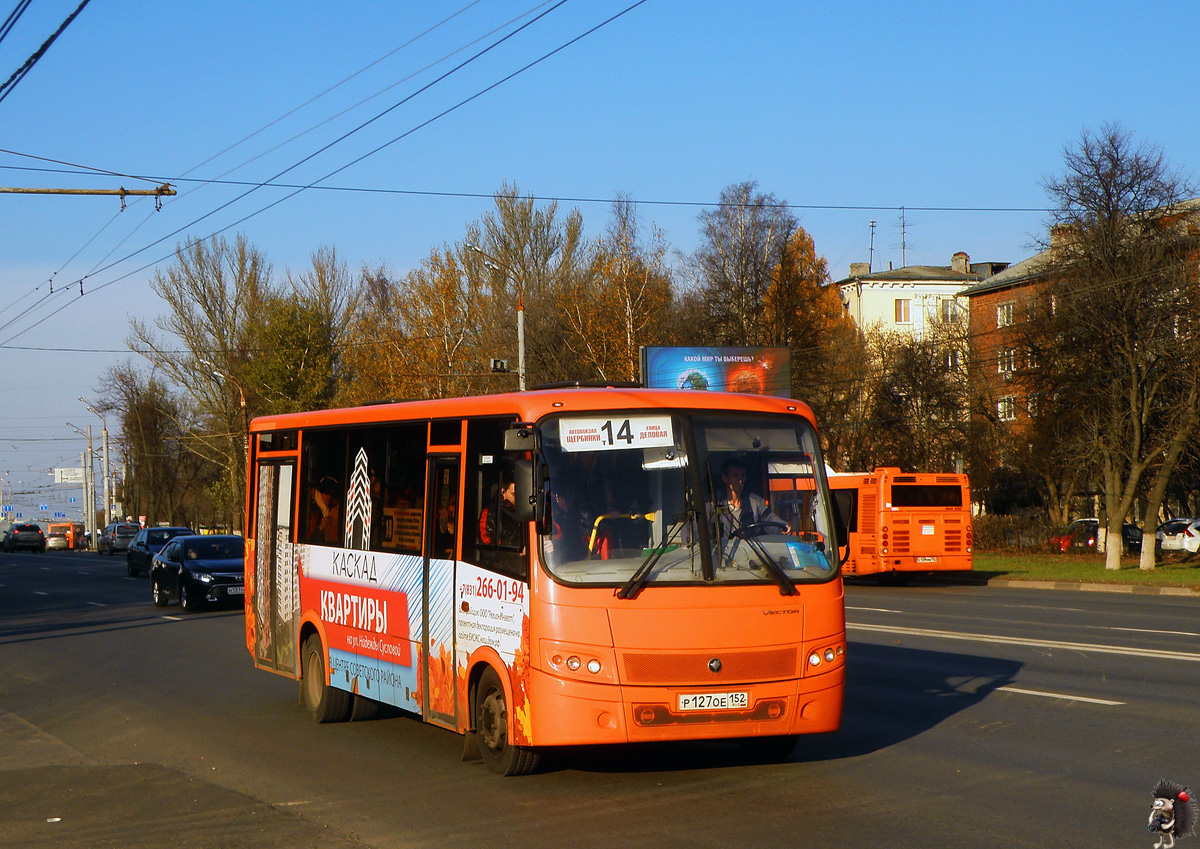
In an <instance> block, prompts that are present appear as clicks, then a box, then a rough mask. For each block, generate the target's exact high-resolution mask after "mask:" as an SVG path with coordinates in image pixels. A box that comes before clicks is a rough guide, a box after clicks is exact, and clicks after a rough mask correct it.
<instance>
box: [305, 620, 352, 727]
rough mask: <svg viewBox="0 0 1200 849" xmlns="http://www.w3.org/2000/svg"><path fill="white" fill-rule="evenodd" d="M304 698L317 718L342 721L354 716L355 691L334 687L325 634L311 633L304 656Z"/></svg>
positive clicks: (307, 709)
mask: <svg viewBox="0 0 1200 849" xmlns="http://www.w3.org/2000/svg"><path fill="white" fill-rule="evenodd" d="M300 698H301V700H302V701H303V702H304V709H305V710H306V711H308V715H309V716H311V717H312V718H313V721H314V722H342V721H344V720H345V719H347V718H348V717H349V716H350V707H351V703H350V700H351V694H350V693H348V692H347V691H345V690H339V689H338V688H337V687H330V686H329V683H328V681H327V679H326V674H325V652H324V650H323V649H322V647H321V638H320V637H319V636H317V635H316V634H310V635H309V637H308V639H307V640H305V641H304V650H303V653H302V655H301V657H300Z"/></svg>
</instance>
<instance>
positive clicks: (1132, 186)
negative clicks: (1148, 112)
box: [1033, 125, 1200, 569]
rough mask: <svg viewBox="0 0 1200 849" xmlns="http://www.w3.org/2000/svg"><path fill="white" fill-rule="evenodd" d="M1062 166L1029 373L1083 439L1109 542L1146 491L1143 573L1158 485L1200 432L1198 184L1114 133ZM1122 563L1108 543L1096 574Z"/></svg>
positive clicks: (1081, 449)
mask: <svg viewBox="0 0 1200 849" xmlns="http://www.w3.org/2000/svg"><path fill="white" fill-rule="evenodd" d="M1064 162H1065V166H1066V167H1065V171H1064V173H1063V174H1062V175H1061V176H1059V177H1053V178H1049V179H1047V180H1046V181H1045V188H1046V191H1047V193H1048V194H1049V196H1050V198H1051V200H1052V201H1053V203H1054V206H1055V210H1054V219H1053V222H1052V224H1053V226H1054V227H1057V228H1060V229H1059V230H1058V234H1059V237H1060V238H1059V240H1058V241H1059V246H1058V249H1057V250H1056V251H1055V252H1054V253H1053V255H1052V259H1051V265H1050V268H1049V272H1048V273H1049V275H1050V280H1051V282H1050V284H1049V285H1048V288H1047V290H1046V291H1045V296H1044V297H1043V298H1042V300H1041V301H1040V302H1039V304H1040V310H1037V311H1035V316H1034V318H1033V320H1034V321H1037V322H1038V323H1039V329H1040V332H1038V333H1037V338H1039V339H1040V340H1042V341H1041V346H1042V348H1041V350H1040V351H1038V352H1036V353H1037V358H1038V361H1039V362H1038V365H1039V369H1038V370H1039V373H1040V374H1041V376H1042V378H1043V379H1044V380H1049V381H1052V386H1053V392H1054V395H1055V397H1056V398H1057V399H1058V400H1059V402H1060V403H1064V404H1068V405H1069V407H1070V409H1071V411H1072V414H1073V416H1074V417H1075V421H1076V422H1077V423H1078V430H1077V431H1076V432H1077V433H1084V434H1087V435H1088V436H1089V438H1088V439H1087V440H1086V441H1085V442H1084V443H1083V444H1080V445H1078V446H1077V447H1076V454H1075V456H1076V457H1077V458H1078V459H1079V460H1080V461H1084V460H1086V459H1088V458H1089V455H1094V456H1095V457H1096V468H1097V469H1098V476H1099V478H1100V483H1101V486H1102V490H1103V497H1104V507H1105V512H1106V514H1107V539H1108V540H1112V541H1119V540H1120V539H1121V527H1122V523H1123V522H1124V521H1125V519H1126V517H1127V516H1128V514H1129V512H1130V510H1131V508H1132V506H1133V504H1134V500H1135V498H1136V497H1137V496H1138V494H1139V492H1140V491H1142V490H1143V489H1146V490H1148V493H1147V496H1146V510H1145V513H1144V514H1143V517H1142V518H1143V533H1144V542H1143V545H1142V559H1141V565H1142V568H1153V566H1154V531H1155V528H1156V527H1157V524H1158V513H1159V507H1160V505H1161V503H1162V498H1163V494H1164V492H1165V490H1166V486H1167V481H1168V480H1169V478H1170V476H1171V474H1172V472H1173V471H1174V469H1175V468H1176V466H1177V464H1178V462H1179V458H1180V456H1181V454H1182V452H1183V450H1184V448H1185V447H1186V446H1187V445H1188V444H1189V441H1190V440H1191V439H1192V436H1193V434H1194V433H1195V432H1196V429H1197V426H1198V424H1200V421H1198V418H1200V412H1198V406H1200V315H1198V312H1197V310H1198V304H1200V299H1198V298H1197V289H1196V259H1197V243H1198V239H1197V236H1198V234H1200V228H1198V226H1197V223H1198V218H1197V213H1198V207H1197V204H1196V203H1195V202H1194V201H1190V200H1189V199H1190V198H1191V196H1192V195H1193V194H1194V192H1195V188H1194V187H1193V185H1192V184H1191V182H1190V180H1188V179H1187V178H1185V177H1184V176H1183V175H1182V174H1181V173H1180V172H1178V171H1177V170H1175V169H1174V168H1172V167H1171V166H1169V165H1168V163H1167V162H1166V159H1165V158H1164V155H1163V153H1162V151H1161V150H1159V149H1158V148H1157V147H1154V146H1152V145H1149V144H1145V143H1142V144H1135V142H1134V140H1133V137H1132V135H1131V134H1130V133H1129V132H1128V131H1126V130H1125V129H1123V128H1122V127H1120V126H1116V125H1111V126H1105V127H1103V128H1102V129H1101V131H1100V132H1099V133H1098V134H1093V133H1090V132H1087V131H1085V132H1084V133H1083V134H1082V135H1081V137H1080V140H1079V142H1078V144H1077V145H1076V146H1074V147H1072V148H1069V149H1067V150H1066V151H1065V153H1064ZM1120 555H1121V546H1120V544H1119V543H1117V544H1113V545H1110V546H1108V548H1107V559H1106V564H1105V565H1106V568H1109V569H1118V568H1120Z"/></svg>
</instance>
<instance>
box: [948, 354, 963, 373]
mask: <svg viewBox="0 0 1200 849" xmlns="http://www.w3.org/2000/svg"><path fill="white" fill-rule="evenodd" d="M961 362H962V359H961V358H960V357H959V355H958V350H957V349H955V348H952V349H951V350H949V351H947V352H946V371H958V367H959V364H960V363H961Z"/></svg>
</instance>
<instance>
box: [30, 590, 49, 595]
mask: <svg viewBox="0 0 1200 849" xmlns="http://www.w3.org/2000/svg"><path fill="white" fill-rule="evenodd" d="M33 594H34V595H50V593H44V592H42V591H41V590H34V591H33Z"/></svg>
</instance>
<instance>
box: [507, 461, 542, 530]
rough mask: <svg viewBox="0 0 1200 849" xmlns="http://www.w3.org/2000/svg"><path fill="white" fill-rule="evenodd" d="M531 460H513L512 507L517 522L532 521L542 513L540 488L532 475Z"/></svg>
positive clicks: (532, 465) (533, 467)
mask: <svg viewBox="0 0 1200 849" xmlns="http://www.w3.org/2000/svg"><path fill="white" fill-rule="evenodd" d="M534 469H535V464H534V461H533V460H524V459H522V460H514V461H513V470H512V471H513V484H514V491H513V495H514V499H513V500H514V501H515V502H516V503H515V504H514V505H513V509H514V511H515V512H516V514H517V521H518V522H532V521H534V520H535V519H537V518H538V517H539V516H541V515H542V490H541V487H539V486H538V485H537V480H536V479H535V477H534Z"/></svg>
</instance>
